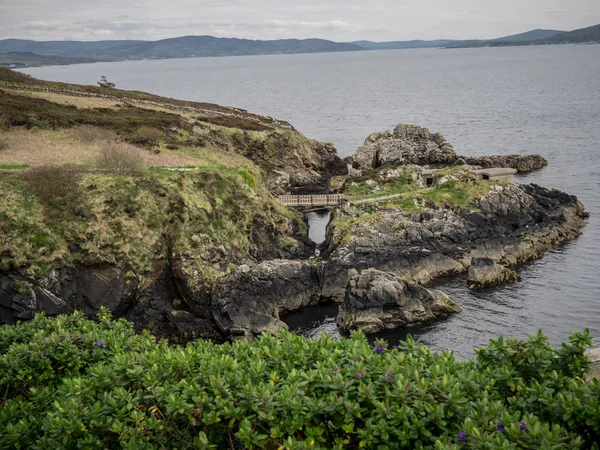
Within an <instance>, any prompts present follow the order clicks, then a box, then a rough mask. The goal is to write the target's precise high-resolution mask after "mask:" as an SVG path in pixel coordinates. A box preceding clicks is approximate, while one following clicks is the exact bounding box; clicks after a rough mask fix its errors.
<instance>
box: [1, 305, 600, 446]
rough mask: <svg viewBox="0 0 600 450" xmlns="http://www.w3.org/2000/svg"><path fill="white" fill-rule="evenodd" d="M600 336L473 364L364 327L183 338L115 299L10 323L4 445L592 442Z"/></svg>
mask: <svg viewBox="0 0 600 450" xmlns="http://www.w3.org/2000/svg"><path fill="white" fill-rule="evenodd" d="M590 344H591V339H590V337H589V333H588V332H587V331H586V332H584V333H576V334H574V335H573V336H572V337H571V338H570V340H569V343H568V344H564V345H563V346H562V347H561V348H559V349H553V348H551V346H550V345H549V344H548V341H547V339H546V338H545V337H544V336H543V335H542V334H541V333H538V334H537V335H534V336H531V337H530V338H529V339H527V340H517V339H508V340H504V339H498V340H496V341H491V342H490V344H489V346H488V347H487V348H483V349H480V350H478V351H477V354H476V357H475V358H473V359H471V360H469V361H457V360H456V359H455V358H454V357H453V355H452V353H451V352H449V351H445V352H442V353H440V354H433V353H432V352H431V351H430V350H429V349H428V348H427V347H424V346H421V345H417V344H415V343H414V342H413V341H412V340H411V339H410V338H409V339H408V341H407V342H406V343H405V345H404V346H403V347H401V348H398V349H396V348H388V346H387V344H386V343H385V342H383V341H378V342H377V343H376V344H375V345H372V344H369V343H368V341H367V340H366V339H365V337H364V336H363V335H362V334H360V333H355V334H353V335H352V336H351V337H350V339H341V340H334V339H332V338H331V337H329V336H326V335H323V336H321V337H320V338H319V339H314V340H313V339H307V338H303V337H300V336H296V335H294V334H291V333H288V332H283V333H281V334H280V335H278V336H273V335H269V334H266V335H262V336H260V337H259V338H258V339H257V340H256V341H255V342H249V341H245V340H243V341H235V342H233V343H228V344H223V345H215V344H212V343H210V342H207V341H203V340H199V341H197V342H194V343H190V344H188V345H187V346H185V347H171V346H169V345H167V344H166V343H165V342H155V339H154V338H153V337H152V336H150V335H149V334H147V333H142V334H136V333H134V332H133V325H132V324H131V323H129V322H126V321H124V320H119V321H112V320H111V318H110V315H109V314H108V313H107V312H106V311H104V310H103V311H101V312H100V313H99V318H98V320H97V321H91V320H89V319H86V318H84V317H83V315H82V314H80V313H76V314H74V315H70V316H59V317H57V318H55V319H48V318H46V317H44V316H43V315H39V316H37V317H36V318H35V319H34V320H33V321H32V322H29V323H25V324H18V325H13V326H4V327H2V328H0V393H1V394H0V395H1V396H0V402H1V404H2V408H1V409H0V448H7V449H8V448H31V449H34V448H131V449H134V448H135V449H141V448H144V449H151V448H224V449H225V448H230V449H231V448H235V449H238V448H248V449H250V448H263V449H304V448H317V449H332V448H339V449H342V448H382V449H383V448H386V449H393V448H406V449H417V448H423V449H427V448H430V449H437V450H441V449H461V448H471V449H517V448H519V449H579V448H597V445H596V442H597V441H598V439H599V438H600V383H598V381H596V380H594V381H592V382H591V383H586V382H585V381H584V377H585V374H586V372H587V370H588V366H589V360H588V358H587V357H586V356H585V355H584V351H585V349H586V347H587V346H588V345H590Z"/></svg>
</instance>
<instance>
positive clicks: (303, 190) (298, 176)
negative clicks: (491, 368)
mask: <svg viewBox="0 0 600 450" xmlns="http://www.w3.org/2000/svg"><path fill="white" fill-rule="evenodd" d="M330 179H331V177H330V176H328V175H323V174H319V173H317V172H314V171H310V172H308V173H305V172H295V173H293V174H292V175H291V176H290V185H291V188H290V189H291V193H292V194H294V195H308V194H327V193H329V181H330Z"/></svg>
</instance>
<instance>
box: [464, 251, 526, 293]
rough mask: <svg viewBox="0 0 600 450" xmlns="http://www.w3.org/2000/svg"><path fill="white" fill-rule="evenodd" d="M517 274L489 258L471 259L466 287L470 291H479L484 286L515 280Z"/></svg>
mask: <svg viewBox="0 0 600 450" xmlns="http://www.w3.org/2000/svg"><path fill="white" fill-rule="evenodd" d="M516 279H517V273H516V272H515V271H514V270H511V269H508V268H507V267H504V266H503V265H501V264H498V263H497V262H496V261H494V260H493V259H491V258H472V259H471V267H469V278H468V280H467V281H468V285H469V288H470V289H480V288H483V287H486V286H496V285H498V284H502V283H506V282H508V281H512V280H516Z"/></svg>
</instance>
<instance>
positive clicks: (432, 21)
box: [0, 0, 600, 41]
mask: <svg viewBox="0 0 600 450" xmlns="http://www.w3.org/2000/svg"><path fill="white" fill-rule="evenodd" d="M597 23H600V0H396V1H394V0H301V1H297V0H294V1H288V0H144V1H141V0H94V1H89V0H0V39H5V38H21V39H35V40H85V41H91V40H104V39H143V40H156V39H163V38H168V37H176V36H184V35H205V34H208V35H213V36H219V37H239V38H248V39H280V38H308V37H319V38H323V39H331V40H334V41H354V40H362V39H367V40H374V41H391V40H410V39H439V38H443V39H446V38H447V39H470V38H480V39H485V38H496V37H500V36H505V35H509V34H515V33H520V32H523V31H528V30H531V29H536V28H545V29H559V30H573V29H576V28H583V27H587V26H591V25H595V24H597Z"/></svg>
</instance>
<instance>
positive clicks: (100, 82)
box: [98, 75, 116, 89]
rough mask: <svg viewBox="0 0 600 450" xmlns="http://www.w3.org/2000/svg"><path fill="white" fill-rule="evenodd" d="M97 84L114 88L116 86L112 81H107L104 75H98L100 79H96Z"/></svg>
mask: <svg viewBox="0 0 600 450" xmlns="http://www.w3.org/2000/svg"><path fill="white" fill-rule="evenodd" d="M98 86H100V87H101V88H111V89H112V88H114V87H115V86H116V84H115V83H113V82H112V81H108V80H107V79H106V77H105V76H104V75H102V76H101V77H100V81H98Z"/></svg>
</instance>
